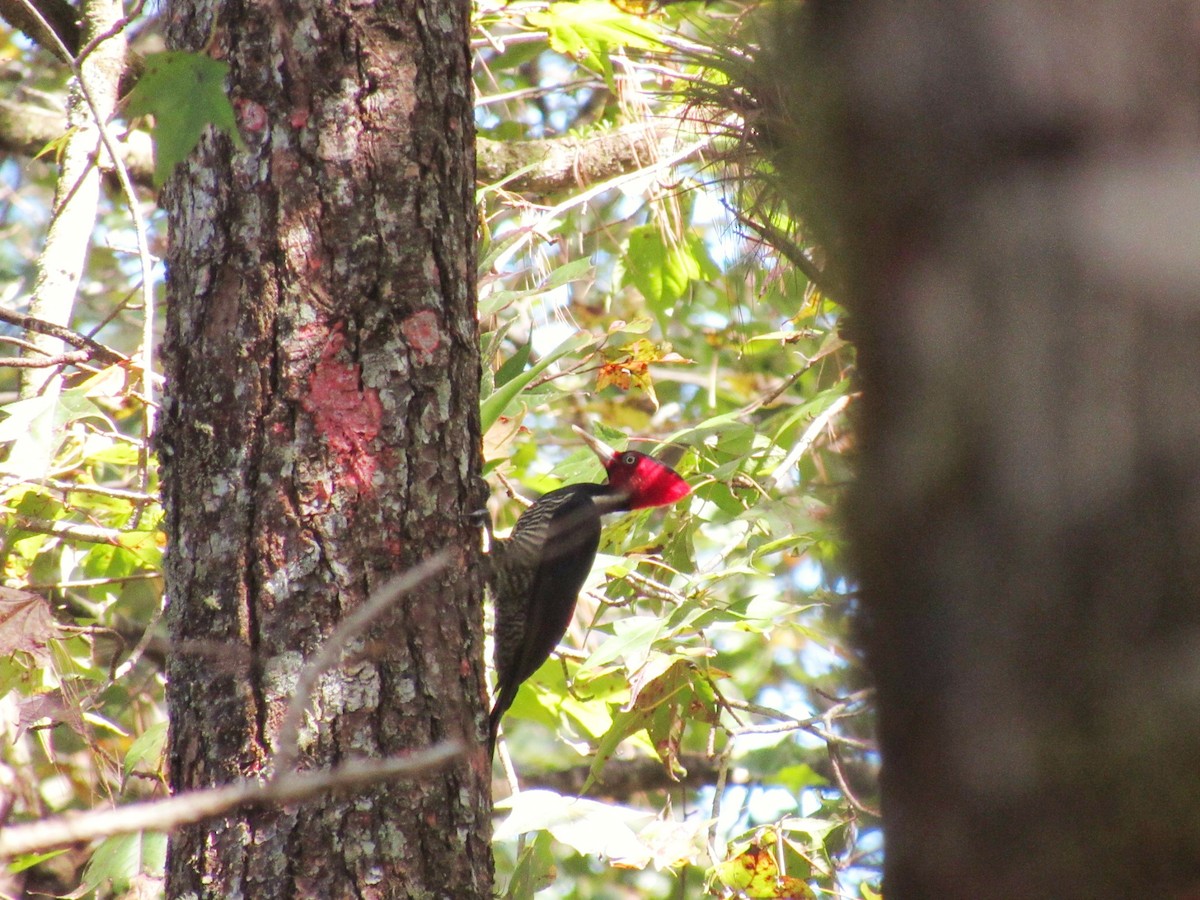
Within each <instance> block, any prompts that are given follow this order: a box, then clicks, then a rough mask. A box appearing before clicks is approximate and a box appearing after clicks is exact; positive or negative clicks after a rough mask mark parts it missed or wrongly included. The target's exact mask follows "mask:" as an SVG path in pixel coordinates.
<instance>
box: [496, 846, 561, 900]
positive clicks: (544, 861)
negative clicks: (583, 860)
mask: <svg viewBox="0 0 1200 900" xmlns="http://www.w3.org/2000/svg"><path fill="white" fill-rule="evenodd" d="M551 840H552V839H551V837H550V833H549V832H548V831H539V832H538V833H537V834H535V835H534V836H533V839H532V840H531V841H529V843H527V844H526V845H525V849H524V850H522V851H521V855H520V856H519V857H518V858H517V865H516V867H515V868H514V869H513V873H512V878H510V879H509V880H508V888H507V889H506V890H505V891H504V898H505V900H527V898H529V897H532V896H533V895H534V894H536V893H537V892H538V891H541V890H544V889H546V888H548V887H549V886H550V885H552V884H553V883H554V879H555V878H557V877H558V870H557V868H556V867H555V861H554V854H553V852H551Z"/></svg>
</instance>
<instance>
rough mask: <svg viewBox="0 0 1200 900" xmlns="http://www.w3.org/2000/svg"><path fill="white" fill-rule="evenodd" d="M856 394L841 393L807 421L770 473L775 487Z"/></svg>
mask: <svg viewBox="0 0 1200 900" xmlns="http://www.w3.org/2000/svg"><path fill="white" fill-rule="evenodd" d="M857 396H858V395H857V394H843V395H842V396H841V397H838V398H837V399H836V400H834V401H833V402H832V403H830V404H829V405H828V406H827V407H825V409H823V410H822V411H821V412H819V413H818V414H817V415H816V416H814V417H813V420H812V421H811V422H809V423H808V427H807V428H806V429H804V434H802V435H800V440H798V441H797V442H796V446H795V447H793V448H792V449H791V450H790V451H789V452H788V455H787V457H786V458H785V459H784V460H783V462H781V463H780V464H779V465H778V466H777V467H776V469H775V471H774V473H772V475H771V478H772V479H773V480H774V482H775V486H776V487H778V486H779V485H780V484H781V483H782V482H783V480H784V479H785V478H787V477H788V473H789V472H791V471H792V469H793V467H795V465H796V463H798V462H800V457H802V456H803V455H804V454H805V453H806V452H807V451H808V448H809V447H811V446H812V445H813V442H814V441H816V439H817V438H818V437H819V436H820V434H821V432H822V431H823V430H824V429H825V427H826V426H827V425H828V424H829V423H830V422H831V421H833V419H834V418H835V417H836V416H837V415H838V414H839V413H840V412H841V411H842V410H844V409H845V408H846V407H847V406H849V405H850V401H851V400H852V399H854V398H855V397H857Z"/></svg>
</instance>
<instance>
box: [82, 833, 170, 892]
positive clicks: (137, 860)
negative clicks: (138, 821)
mask: <svg viewBox="0 0 1200 900" xmlns="http://www.w3.org/2000/svg"><path fill="white" fill-rule="evenodd" d="M166 860H167V836H166V835H165V834H162V833H160V832H157V831H139V832H138V833H136V834H118V835H115V836H114V837H110V838H105V839H104V840H103V841H102V842H101V844H100V846H99V847H97V848H96V852H95V853H93V854H92V858H91V860H90V861H89V862H88V864H87V868H85V869H84V871H83V886H84V887H88V888H92V889H95V888H100V887H102V886H104V885H105V884H107V883H111V885H112V887H113V890H114V891H116V892H118V893H120V892H122V891H123V890H124V889H125V888H126V887H127V886H128V885H129V883H130V882H131V881H132V880H133V879H134V878H135V877H136V876H138V875H150V876H152V877H154V878H161V877H162V875H163V872H164V871H165V866H166Z"/></svg>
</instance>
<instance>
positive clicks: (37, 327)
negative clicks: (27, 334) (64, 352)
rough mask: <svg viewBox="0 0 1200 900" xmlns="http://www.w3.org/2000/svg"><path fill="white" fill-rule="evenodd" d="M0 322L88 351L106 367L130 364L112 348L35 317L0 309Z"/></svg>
mask: <svg viewBox="0 0 1200 900" xmlns="http://www.w3.org/2000/svg"><path fill="white" fill-rule="evenodd" d="M0 322H7V323H8V324H9V325H16V326H17V327H18V328H24V329H25V330H26V331H37V332H39V333H41V334H46V335H49V336H50V337H54V338H58V339H59V340H60V341H62V342H63V343H64V344H70V345H71V346H72V347H78V348H80V349H83V350H88V351H90V352H91V356H92V358H93V359H95V360H96V362H98V363H103V364H104V365H106V366H113V365H117V364H118V363H128V362H130V359H129V357H128V356H126V355H125V354H123V353H118V352H117V351H116V350H114V349H112V347H106V346H104V344H101V343H100V342H99V341H96V340H93V339H92V338H90V337H86V336H84V335H82V334H80V333H79V332H78V331H72V330H71V329H70V328H64V327H63V326H61V325H55V324H54V323H53V322H47V321H46V320H45V319H39V318H37V317H36V316H26V315H22V314H21V313H17V312H13V311H12V310H9V309H0Z"/></svg>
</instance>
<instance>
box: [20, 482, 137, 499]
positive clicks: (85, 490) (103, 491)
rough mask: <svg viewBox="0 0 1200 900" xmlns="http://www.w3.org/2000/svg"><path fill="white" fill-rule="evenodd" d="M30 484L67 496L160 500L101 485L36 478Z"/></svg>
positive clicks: (124, 489)
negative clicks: (93, 495)
mask: <svg viewBox="0 0 1200 900" xmlns="http://www.w3.org/2000/svg"><path fill="white" fill-rule="evenodd" d="M30 483H32V484H38V485H41V486H42V487H48V488H51V489H52V490H56V491H62V492H63V493H65V494H96V495H98V496H100V497H114V498H116V499H118V500H130V501H133V502H134V503H137V502H139V501H141V502H145V501H147V500H156V499H158V498H157V497H156V496H155V495H154V494H147V493H145V492H144V491H131V490H127V489H126V488H114V487H105V486H104V485H100V484H78V483H76V482H72V481H60V480H59V479H57V478H34V479H32V480H31V482H30Z"/></svg>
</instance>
